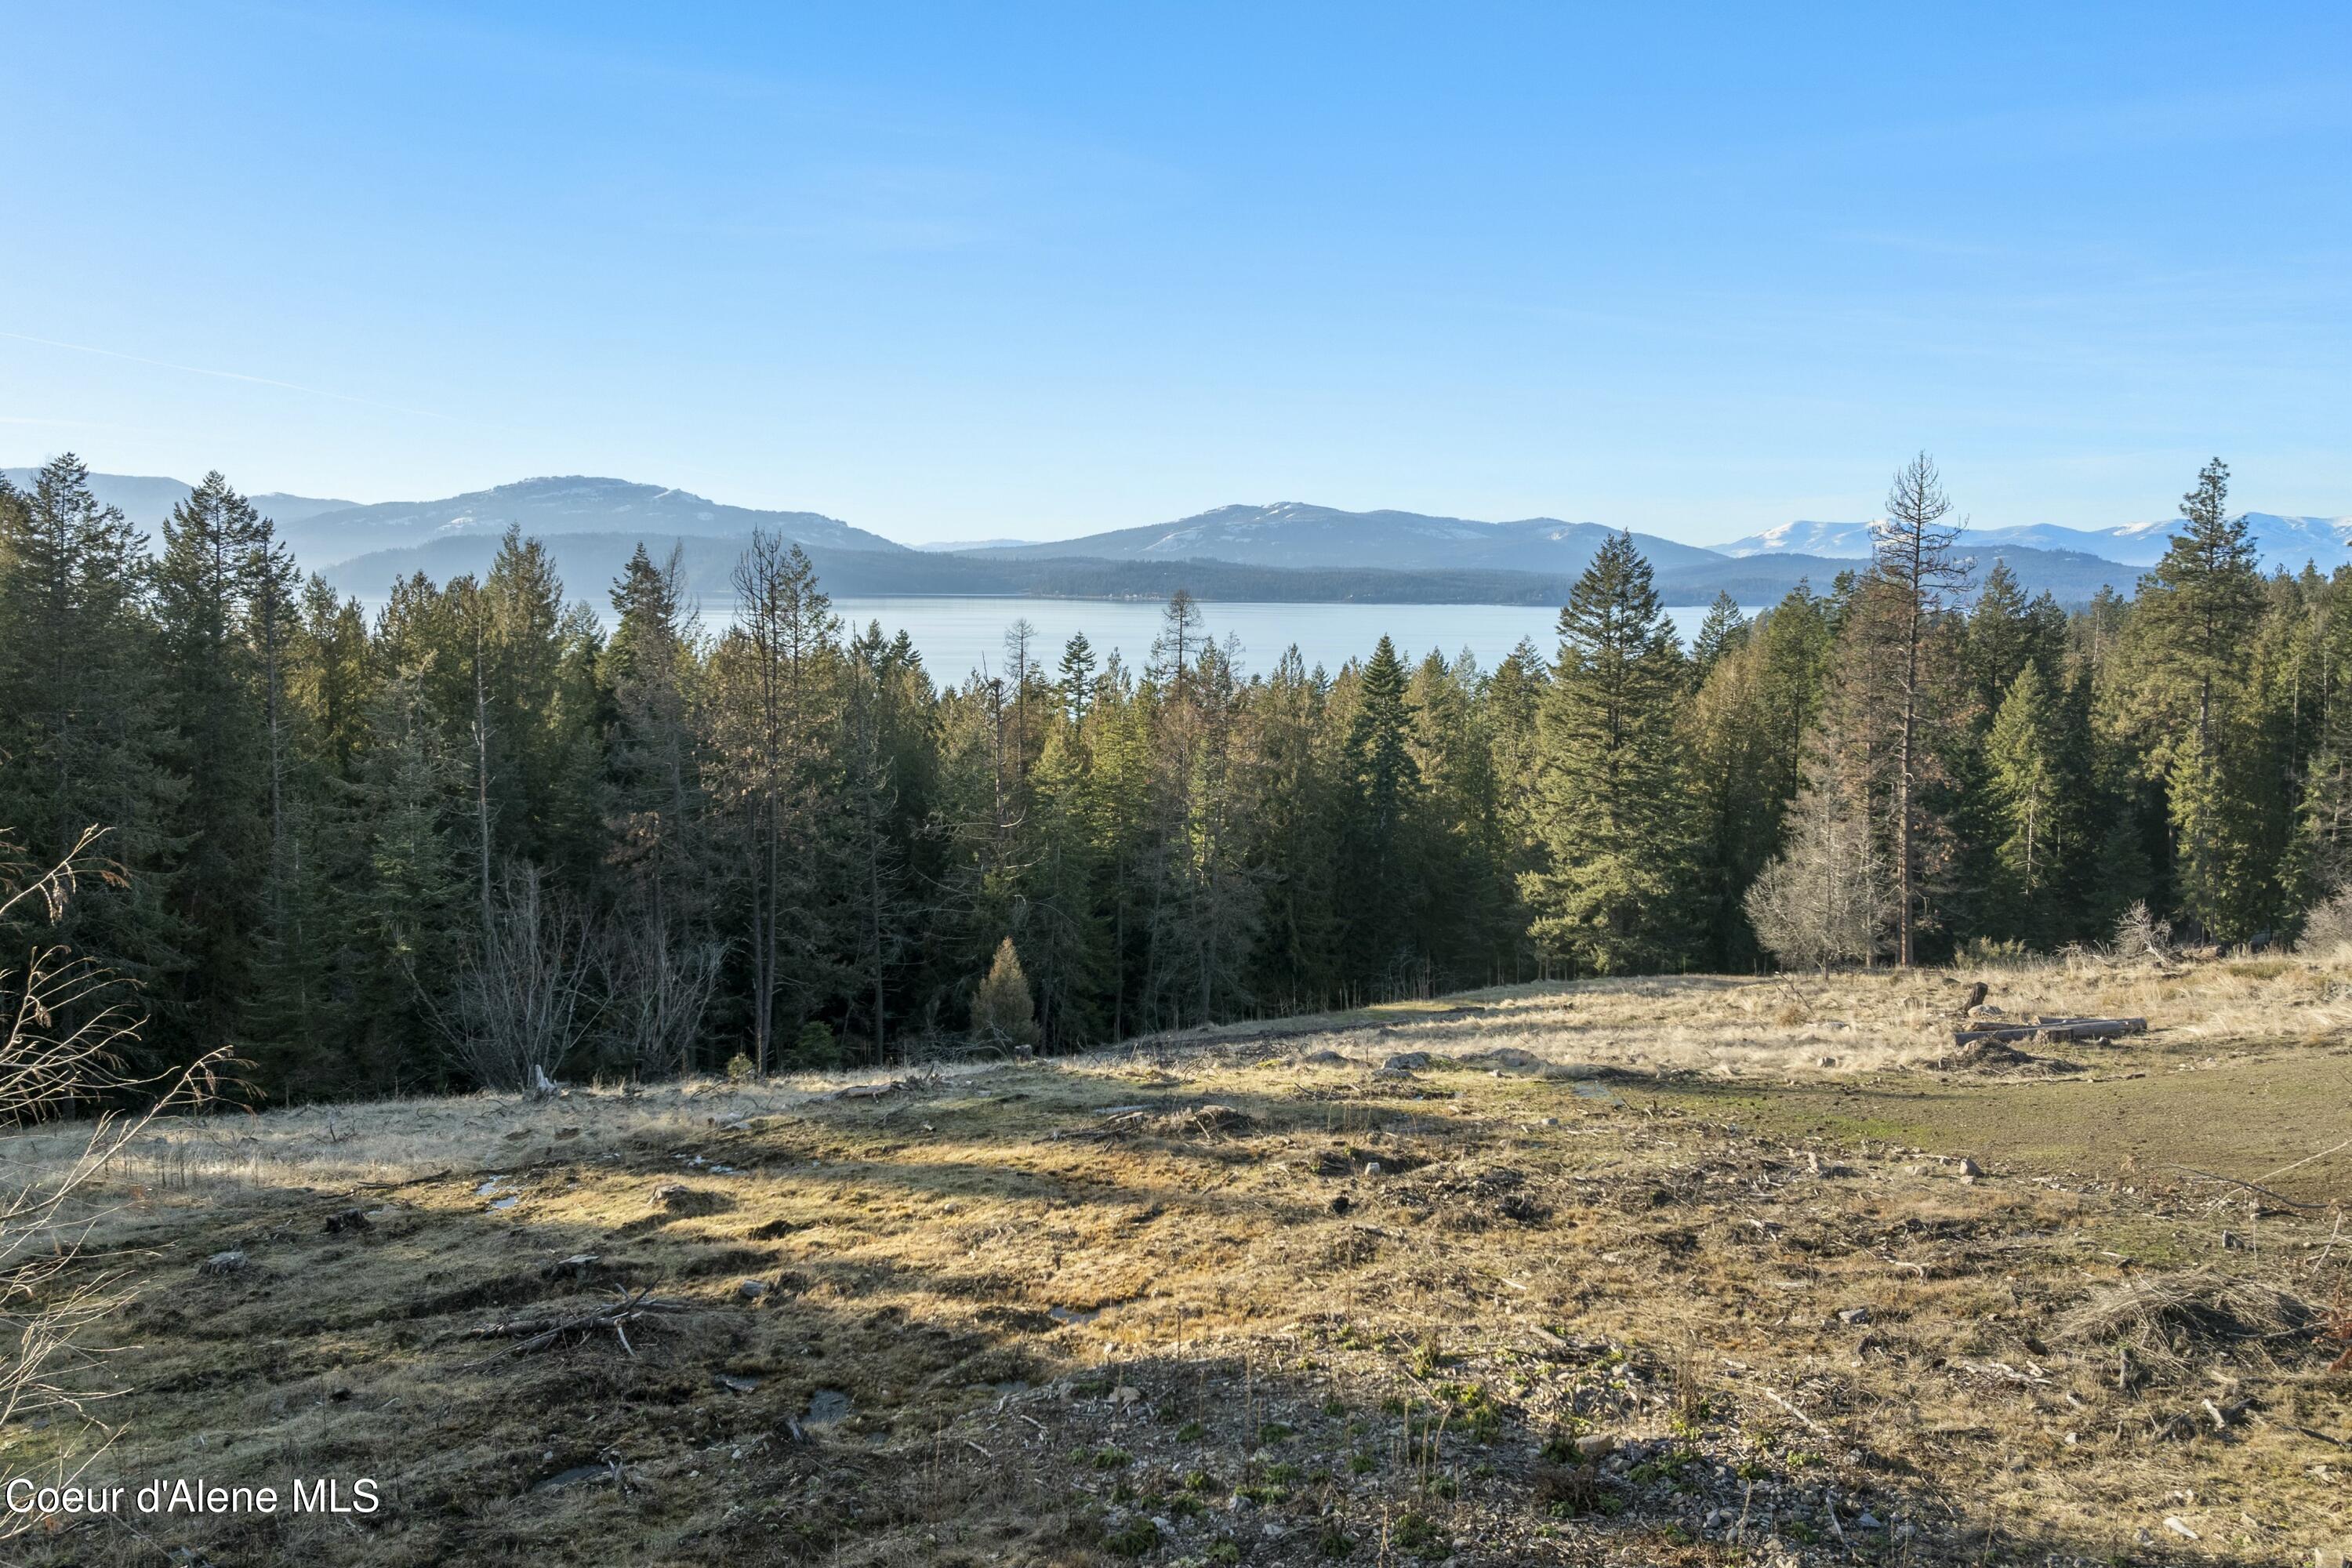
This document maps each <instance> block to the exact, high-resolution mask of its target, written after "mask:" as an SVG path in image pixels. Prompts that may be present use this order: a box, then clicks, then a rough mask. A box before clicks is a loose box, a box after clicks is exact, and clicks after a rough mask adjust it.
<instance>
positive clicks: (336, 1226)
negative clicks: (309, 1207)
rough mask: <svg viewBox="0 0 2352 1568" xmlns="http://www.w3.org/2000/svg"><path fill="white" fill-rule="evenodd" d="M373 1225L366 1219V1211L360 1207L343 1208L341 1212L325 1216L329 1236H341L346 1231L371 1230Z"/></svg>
mask: <svg viewBox="0 0 2352 1568" xmlns="http://www.w3.org/2000/svg"><path fill="white" fill-rule="evenodd" d="M374 1228H375V1226H374V1225H373V1223H372V1222H371V1221H370V1220H369V1219H368V1216H367V1213H366V1211H365V1210H362V1209H345V1210H343V1211H342V1212H341V1214H331V1215H328V1216H327V1234H328V1235H329V1236H341V1235H342V1234H343V1233H344V1232H346V1231H362V1230H373V1229H374Z"/></svg>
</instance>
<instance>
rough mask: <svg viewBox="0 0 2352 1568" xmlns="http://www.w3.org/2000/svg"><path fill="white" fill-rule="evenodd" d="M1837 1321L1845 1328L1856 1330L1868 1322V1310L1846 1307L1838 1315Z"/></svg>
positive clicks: (1865, 1308)
mask: <svg viewBox="0 0 2352 1568" xmlns="http://www.w3.org/2000/svg"><path fill="white" fill-rule="evenodd" d="M1838 1321H1839V1322H1841V1323H1843V1324H1844V1325H1845V1326H1846V1327H1847V1328H1850V1329H1858V1328H1860V1327H1861V1326H1862V1325H1863V1324H1864V1323H1867V1322H1868V1321H1870V1309H1869V1308H1867V1307H1848V1308H1847V1309H1846V1310H1844V1311H1843V1312H1840V1313H1839V1314H1838Z"/></svg>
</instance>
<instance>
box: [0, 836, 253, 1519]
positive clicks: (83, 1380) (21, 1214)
mask: <svg viewBox="0 0 2352 1568" xmlns="http://www.w3.org/2000/svg"><path fill="white" fill-rule="evenodd" d="M100 837H101V835H100V831H99V830H98V829H95V828H93V829H90V830H89V831H88V832H86V833H84V834H83V835H82V836H81V837H80V839H79V842H77V843H76V844H75V845H74V847H73V848H72V850H71V851H70V852H69V853H68V854H67V855H66V857H65V858H63V859H61V860H59V861H58V863H57V864H56V865H54V866H51V867H48V868H46V869H37V870H36V869H31V868H27V867H26V865H25V864H24V863H23V862H22V861H21V860H20V859H19V858H17V857H16V855H15V854H14V852H13V851H14V848H15V847H14V845H13V844H11V843H9V842H6V841H5V840H0V933H6V934H10V935H16V934H26V933H29V934H30V936H31V942H30V944H29V947H28V948H27V950H26V956H25V958H24V960H23V962H22V963H19V964H16V965H15V966H13V967H10V968H8V969H5V971H0V1009H4V1010H0V1129H6V1130H23V1129H25V1128H27V1127H31V1126H34V1125H37V1124H39V1123H41V1122H44V1121H51V1120H54V1119H58V1118H59V1117H63V1116H68V1115H79V1114H81V1113H82V1112H84V1111H89V1112H90V1113H92V1119H91V1121H90V1130H89V1136H88V1138H87V1139H86V1140H85V1141H84V1142H82V1143H81V1145H80V1147H79V1149H78V1150H77V1151H76V1152H75V1153H74V1154H73V1155H72V1156H71V1157H70V1158H68V1159H67V1160H65V1161H64V1162H62V1163H51V1164H49V1165H48V1166H47V1169H46V1171H45V1172H44V1173H42V1174H39V1175H37V1176H34V1177H32V1178H30V1179H28V1180H26V1181H25V1182H24V1183H23V1184H21V1185H16V1184H12V1185H10V1186H9V1187H8V1188H7V1189H6V1190H5V1191H0V1428H5V1427H7V1426H11V1425H12V1424H14V1423H16V1422H17V1421H20V1420H35V1419H40V1418H44V1417H46V1418H48V1419H56V1418H58V1417H59V1416H66V1417H70V1418H74V1419H77V1420H79V1421H80V1422H82V1423H83V1424H84V1425H85V1426H87V1427H88V1428H89V1429H90V1430H91V1431H93V1432H95V1433H96V1434H97V1436H98V1441H97V1442H96V1443H95V1444H93V1445H91V1446H89V1448H88V1449H87V1450H86V1451H85V1452H84V1453H83V1454H82V1456H81V1458H80V1459H79V1462H76V1461H74V1460H71V1459H60V1460H59V1461H58V1463H59V1466H60V1468H61V1472H63V1473H61V1476H60V1479H64V1476H65V1475H66V1474H71V1473H78V1472H79V1468H81V1466H83V1465H87V1464H88V1463H89V1459H90V1458H94V1457H95V1456H96V1454H97V1453H98V1452H100V1451H102V1449H103V1448H104V1447H105V1446H106V1444H107V1442H109V1441H110V1440H111V1438H112V1436H113V1434H112V1433H111V1432H110V1431H109V1430H108V1429H107V1428H106V1427H105V1426H104V1425H103V1424H102V1423H101V1422H100V1419H99V1416H98V1413H97V1411H96V1409H95V1408H94V1406H95V1405H96V1402H97V1401H98V1400H100V1398H102V1397H104V1393H105V1391H100V1390H96V1389H94V1388H93V1387H92V1386H91V1384H90V1378H89V1371H90V1368H91V1367H92V1365H93V1363H94V1362H95V1360H96V1357H97V1356H98V1354H100V1353H101V1352H94V1351H92V1350H90V1349H89V1347H87V1346H86V1345H84V1344H82V1343H81V1342H80V1336H81V1335H82V1334H83V1332H84V1331H87V1330H89V1328H90V1327H92V1326H93V1325H95V1324H97V1323H99V1322H100V1321H103V1320H105V1319H107V1318H109V1317H111V1316H113V1315H114V1314H115V1313H116V1312H118V1311H120V1310H121V1308H122V1306H123V1305H124V1303H125V1302H126V1301H127V1300H129V1291H128V1289H127V1288H126V1286H125V1282H124V1277H123V1275H122V1273H121V1270H118V1269H111V1268H89V1267H87V1266H86V1262H85V1258H84V1256H83V1251H82V1243H83V1240H84V1239H85V1238H86V1237H87V1236H88V1235H89V1228H90V1226H92V1225H93V1224H94V1223H95V1221H96V1219H97V1218H98V1215H99V1212H100V1211H99V1210H98V1209H97V1208H96V1207H95V1206H94V1204H93V1202H92V1200H93V1199H94V1198H95V1196H96V1191H95V1185H94V1184H95V1183H96V1180H97V1178H98V1177H99V1176H100V1173H102V1172H103V1171H104V1170H105V1169H106V1167H107V1166H108V1164H109V1163H110V1162H112V1161H113V1159H114V1158H115V1156H117V1155H118V1154H120V1153H121V1152H122V1151H123V1150H124V1149H125V1148H126V1147H127V1146H128V1145H129V1144H130V1143H131V1142H133V1141H134V1140H135V1139H137V1138H138V1137H139V1135H140V1134H141V1133H142V1131H145V1130H146V1129H147V1127H148V1126H149V1124H150V1123H151V1122H152V1121H154V1119H155V1118H156V1117H157V1116H160V1115H162V1114H163V1113H164V1112H165V1111H166V1110H170V1109H172V1108H173V1107H175V1106H183V1105H187V1104H192V1103H194V1102H196V1101H199V1100H204V1099H206V1098H209V1097H210V1094H211V1092H212V1089H213V1087H214V1085H213V1076H212V1075H213V1072H214V1070H215V1068H216V1067H217V1066H218V1065H219V1064H220V1063H221V1062H222V1061H223V1060H224V1059H225V1058H226V1052H215V1053H214V1054H212V1055H210V1056H207V1057H205V1058H203V1059H202V1060H201V1061H199V1062H197V1063H195V1064H194V1066H191V1067H189V1068H185V1069H184V1070H182V1071H181V1072H178V1073H176V1074H173V1075H170V1076H167V1077H165V1078H163V1079H152V1080H134V1079H130V1078H128V1077H126V1076H125V1074H124V1069H123V1067H122V1055H123V1052H124V1049H125V1047H128V1046H129V1045H130V1044H131V1042H132V1041H133V1040H135V1039H136V1038H137V1037H138V1033H139V1030H140V1028H141V1026H142V1025H143V1024H144V1022H145V1018H144V1016H143V1013H142V1009H141V1008H140V1007H139V1005H138V998H137V994H136V993H135V992H134V991H132V990H131V988H130V987H129V986H128V985H126V984H123V983H122V982H121V980H120V979H119V978H118V977H117V976H116V975H115V974H113V973H111V972H110V971H109V970H108V969H107V968H105V966H103V965H102V964H100V963H96V962H94V961H93V960H91V959H89V958H87V957H84V956H81V955H79V954H77V953H75V952H73V951H72V950H71V949H70V948H68V947H67V946H66V945H65V944H63V943H61V942H55V941H52V940H50V939H49V933H50V931H53V930H54V928H55V927H56V925H57V923H58V921H59V919H60V918H61V917H62V916H63V915H64V914H65V911H66V907H67V905H68V902H69V901H70V900H71V899H72V897H73V895H74V892H75V890H76V889H77V888H78V887H79V884H80V883H81V881H82V880H83V879H86V878H89V877H92V876H100V875H107V876H110V875H112V873H111V872H110V871H109V870H107V869H106V868H104V866H103V864H102V863H101V862H100V860H99V859H98V858H97V853H96V852H97V846H98V844H99V841H100ZM124 1104H136V1105H138V1106H139V1107H140V1108H139V1109H135V1110H123V1109H120V1107H121V1106H122V1105H124ZM29 1518H30V1516H29V1515H17V1516H15V1517H14V1519H13V1520H8V1521H0V1538H5V1536H7V1535H9V1534H12V1533H15V1532H16V1531H19V1530H21V1529H22V1528H25V1526H26V1521H28V1520H29Z"/></svg>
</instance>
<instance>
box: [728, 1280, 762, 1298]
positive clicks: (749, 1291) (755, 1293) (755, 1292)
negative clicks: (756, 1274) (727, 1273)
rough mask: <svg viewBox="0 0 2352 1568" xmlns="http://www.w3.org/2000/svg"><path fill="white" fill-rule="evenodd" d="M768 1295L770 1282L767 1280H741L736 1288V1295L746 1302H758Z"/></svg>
mask: <svg viewBox="0 0 2352 1568" xmlns="http://www.w3.org/2000/svg"><path fill="white" fill-rule="evenodd" d="M767 1293H768V1282H767V1281H766V1280H765V1279H743V1280H739V1281H737V1283H736V1286H735V1294H737V1295H738V1296H740V1297H741V1298H743V1300H746V1301H756V1300H759V1299H760V1298H761V1297H762V1296H764V1295H766V1294H767Z"/></svg>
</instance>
